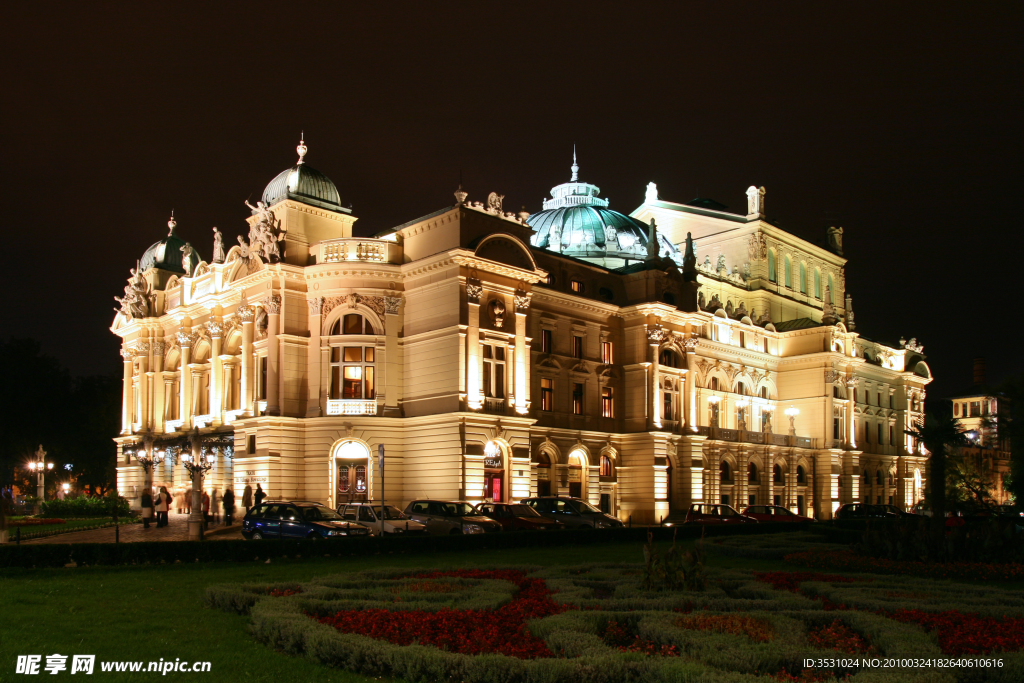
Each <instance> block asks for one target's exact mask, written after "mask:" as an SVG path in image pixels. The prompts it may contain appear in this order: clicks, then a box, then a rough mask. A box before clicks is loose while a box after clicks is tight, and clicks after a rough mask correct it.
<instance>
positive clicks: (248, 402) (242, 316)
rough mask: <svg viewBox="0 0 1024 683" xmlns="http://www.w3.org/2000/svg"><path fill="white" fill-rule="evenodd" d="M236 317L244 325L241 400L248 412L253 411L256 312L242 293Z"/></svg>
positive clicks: (242, 405) (242, 406)
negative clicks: (253, 349)
mask: <svg viewBox="0 0 1024 683" xmlns="http://www.w3.org/2000/svg"><path fill="white" fill-rule="evenodd" d="M235 315H236V316H238V319H239V321H241V323H242V354H241V355H242V392H241V393H242V395H241V397H240V399H239V402H240V404H241V408H243V409H244V410H247V411H251V410H252V400H253V395H252V387H253V362H252V323H253V320H254V319H255V317H256V316H255V311H253V308H252V306H250V305H249V303H248V299H247V298H246V296H245V292H242V300H241V301H240V302H239V304H238V308H236V309H235Z"/></svg>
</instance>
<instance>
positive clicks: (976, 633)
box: [886, 609, 1024, 656]
mask: <svg viewBox="0 0 1024 683" xmlns="http://www.w3.org/2000/svg"><path fill="white" fill-rule="evenodd" d="M886 616H887V617H889V618H890V619H895V620H896V621H900V622H904V623H914V624H920V625H921V626H923V627H924V628H925V629H927V630H928V631H935V632H936V634H937V636H938V639H939V647H941V648H942V652H943V653H944V654H947V655H957V656H959V655H984V654H989V653H991V652H1016V651H1020V650H1024V619H1021V618H1006V619H996V618H993V617H980V616H978V615H977V614H961V613H960V612H954V611H949V612H942V613H940V614H929V613H927V612H922V611H921V610H916V609H902V610H897V611H896V612H893V613H890V614H886Z"/></svg>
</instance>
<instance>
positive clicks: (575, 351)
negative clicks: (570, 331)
mask: <svg viewBox="0 0 1024 683" xmlns="http://www.w3.org/2000/svg"><path fill="white" fill-rule="evenodd" d="M572 356H573V358H583V337H581V336H579V335H576V334H574V335H573V336H572Z"/></svg>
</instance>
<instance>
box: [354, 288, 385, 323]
mask: <svg viewBox="0 0 1024 683" xmlns="http://www.w3.org/2000/svg"><path fill="white" fill-rule="evenodd" d="M352 299H353V300H352V304H353V305H355V304H362V305H363V306H366V307H367V308H369V309H370V310H371V311H373V312H374V313H376V314H377V317H378V318H380V319H381V320H382V321H383V320H384V297H382V296H362V295H361V294H353V295H352Z"/></svg>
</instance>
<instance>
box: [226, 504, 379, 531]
mask: <svg viewBox="0 0 1024 683" xmlns="http://www.w3.org/2000/svg"><path fill="white" fill-rule="evenodd" d="M369 533H370V532H369V530H368V529H367V528H366V527H364V526H360V525H359V524H355V523H352V522H346V521H345V520H344V519H342V518H341V515H339V514H338V513H337V512H335V511H334V510H332V509H330V508H329V507H326V506H324V505H321V504H320V503H312V502H309V501H289V500H268V501H264V502H263V503H261V504H260V505H254V506H253V507H251V508H250V509H249V511H248V512H247V513H246V514H245V518H244V519H243V520H242V536H244V537H245V538H247V539H252V540H259V539H261V538H309V539H314V540H320V539H325V538H339V537H342V536H345V537H349V536H368V535H369Z"/></svg>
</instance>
